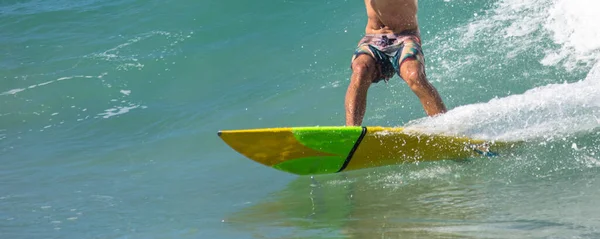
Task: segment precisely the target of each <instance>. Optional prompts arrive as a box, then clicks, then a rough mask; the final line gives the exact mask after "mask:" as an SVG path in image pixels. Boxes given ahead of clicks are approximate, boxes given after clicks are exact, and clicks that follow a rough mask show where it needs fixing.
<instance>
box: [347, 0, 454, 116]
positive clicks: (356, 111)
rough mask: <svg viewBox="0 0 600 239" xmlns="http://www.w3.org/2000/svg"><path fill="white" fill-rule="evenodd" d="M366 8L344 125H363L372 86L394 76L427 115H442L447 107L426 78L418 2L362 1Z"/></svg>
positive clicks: (352, 66) (354, 59)
mask: <svg viewBox="0 0 600 239" xmlns="http://www.w3.org/2000/svg"><path fill="white" fill-rule="evenodd" d="M365 6H366V10H367V16H368V21H367V27H366V34H365V36H364V37H363V38H362V39H361V40H360V41H359V43H358V46H357V48H356V50H355V51H354V55H353V57H352V64H351V69H352V76H351V80H350V85H349V86H348V90H347V92H346V99H345V107H346V125H348V126H358V125H361V124H362V121H363V118H364V115H365V111H366V105H367V90H368V89H369V86H370V85H371V83H377V82H379V81H381V80H384V81H386V82H387V81H388V80H389V79H390V78H392V77H393V76H394V75H395V74H398V76H400V78H402V79H403V80H404V81H405V82H406V83H407V85H408V87H410V89H411V90H412V91H413V92H414V93H415V94H416V95H417V97H418V98H419V100H420V101H421V104H422V105H423V109H424V110H425V113H426V114H427V115H429V116H434V115H437V114H440V113H445V112H446V106H445V105H444V103H443V101H442V99H441V97H440V95H439V94H438V92H437V90H436V89H435V88H434V87H433V86H432V85H431V84H430V83H429V82H428V81H427V78H426V76H425V62H424V55H423V51H422V49H421V36H420V32H419V26H418V24H417V8H418V3H417V0H365Z"/></svg>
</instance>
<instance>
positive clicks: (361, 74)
mask: <svg viewBox="0 0 600 239" xmlns="http://www.w3.org/2000/svg"><path fill="white" fill-rule="evenodd" d="M375 70H376V65H375V62H374V61H373V60H371V59H367V58H358V59H356V60H355V61H353V62H352V73H353V74H354V77H352V78H353V80H358V81H360V83H365V84H366V83H369V84H370V83H371V82H372V81H373V78H374V77H375Z"/></svg>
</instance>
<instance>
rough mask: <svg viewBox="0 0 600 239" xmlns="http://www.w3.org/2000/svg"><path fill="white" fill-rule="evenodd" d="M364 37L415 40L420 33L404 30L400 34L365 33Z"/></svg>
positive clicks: (419, 36)
mask: <svg viewBox="0 0 600 239" xmlns="http://www.w3.org/2000/svg"><path fill="white" fill-rule="evenodd" d="M365 36H368V37H377V38H381V37H384V36H385V37H386V38H399V37H406V36H415V37H417V38H421V33H420V32H419V30H404V31H401V32H385V33H367V34H365Z"/></svg>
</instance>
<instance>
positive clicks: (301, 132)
mask: <svg viewBox="0 0 600 239" xmlns="http://www.w3.org/2000/svg"><path fill="white" fill-rule="evenodd" d="M292 133H293V134H294V137H295V138H296V139H297V140H298V142H300V143H301V144H303V145H305V146H306V147H309V148H312V149H314V150H318V151H321V152H326V153H331V154H336V155H339V156H343V157H344V159H345V158H346V156H348V153H350V151H351V150H352V147H354V144H355V143H356V140H357V139H358V137H359V136H360V134H361V133H362V127H360V126H356V127H345V126H336V127H296V128H292ZM340 166H341V165H340ZM338 169H339V168H338Z"/></svg>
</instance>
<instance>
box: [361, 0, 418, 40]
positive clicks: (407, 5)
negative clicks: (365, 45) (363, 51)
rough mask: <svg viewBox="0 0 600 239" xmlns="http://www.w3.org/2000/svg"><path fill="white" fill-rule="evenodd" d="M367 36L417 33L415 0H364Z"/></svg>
mask: <svg viewBox="0 0 600 239" xmlns="http://www.w3.org/2000/svg"><path fill="white" fill-rule="evenodd" d="M365 5H366V8H367V16H368V18H369V21H368V22H367V27H366V33H367V34H388V33H400V32H403V31H406V30H415V31H418V23H417V8H418V7H417V5H418V4H417V0H365Z"/></svg>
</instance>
